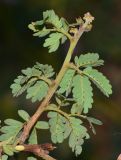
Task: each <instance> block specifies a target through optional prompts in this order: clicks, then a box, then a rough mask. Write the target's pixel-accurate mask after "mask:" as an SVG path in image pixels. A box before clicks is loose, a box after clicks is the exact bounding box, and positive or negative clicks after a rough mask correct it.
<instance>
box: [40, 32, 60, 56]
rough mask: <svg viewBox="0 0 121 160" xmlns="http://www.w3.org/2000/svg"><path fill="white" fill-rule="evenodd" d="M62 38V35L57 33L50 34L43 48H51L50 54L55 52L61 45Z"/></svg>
mask: <svg viewBox="0 0 121 160" xmlns="http://www.w3.org/2000/svg"><path fill="white" fill-rule="evenodd" d="M62 37H63V34H62V33H57V32H56V33H52V34H50V36H49V38H47V39H46V40H45V43H44V45H43V46H44V47H48V48H49V53H51V52H55V51H56V50H57V49H58V47H59V45H60V40H61V38H62Z"/></svg>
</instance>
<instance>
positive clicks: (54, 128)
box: [48, 112, 71, 143]
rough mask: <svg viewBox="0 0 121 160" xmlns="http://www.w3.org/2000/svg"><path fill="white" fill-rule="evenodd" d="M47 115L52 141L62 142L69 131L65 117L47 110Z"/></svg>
mask: <svg viewBox="0 0 121 160" xmlns="http://www.w3.org/2000/svg"><path fill="white" fill-rule="evenodd" d="M48 117H49V119H50V120H49V125H50V132H51V140H52V142H53V143H62V142H63V141H64V139H65V138H67V137H68V136H69V134H70V131H71V130H70V126H69V125H68V121H67V119H66V118H65V117H63V116H62V115H60V114H58V113H56V112H49V113H48Z"/></svg>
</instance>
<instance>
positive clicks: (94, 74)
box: [83, 68, 112, 97]
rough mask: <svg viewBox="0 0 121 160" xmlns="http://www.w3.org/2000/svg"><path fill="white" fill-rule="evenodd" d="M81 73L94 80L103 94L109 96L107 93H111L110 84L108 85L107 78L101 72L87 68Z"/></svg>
mask: <svg viewBox="0 0 121 160" xmlns="http://www.w3.org/2000/svg"><path fill="white" fill-rule="evenodd" d="M83 73H84V74H85V75H86V76H87V77H89V78H90V79H91V80H92V81H93V82H94V84H95V85H96V86H97V87H98V88H99V89H100V90H101V91H102V92H103V94H104V95H106V96H107V97H109V95H110V94H112V86H111V85H110V82H109V80H108V79H107V78H106V77H105V76H104V75H103V74H102V73H101V72H99V71H97V70H96V69H92V68H87V69H85V70H84V72H83Z"/></svg>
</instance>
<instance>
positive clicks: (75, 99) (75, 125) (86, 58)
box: [0, 10, 112, 160]
mask: <svg viewBox="0 0 121 160" xmlns="http://www.w3.org/2000/svg"><path fill="white" fill-rule="evenodd" d="M93 20H94V17H92V16H91V15H90V14H89V13H87V14H85V15H84V17H83V19H82V18H81V17H80V18H78V19H76V23H73V24H69V23H68V22H67V21H66V20H65V19H64V18H59V17H58V16H57V15H56V14H55V12H54V11H53V10H47V11H45V12H43V19H42V20H40V21H36V22H32V23H31V24H30V25H29V28H30V29H31V30H32V31H33V32H34V34H33V35H34V36H37V37H46V36H48V37H46V39H45V42H44V45H43V46H44V47H48V49H49V52H55V51H56V50H57V49H58V48H59V46H60V44H63V43H64V42H65V41H66V40H67V38H68V39H69V40H70V43H71V45H70V48H69V51H68V53H67V57H66V59H65V61H64V65H63V66H62V69H61V70H60V72H59V74H58V75H57V77H56V78H55V79H54V78H53V76H54V74H55V73H54V70H53V68H52V66H50V65H48V64H46V65H43V64H40V63H38V62H37V63H36V64H35V65H34V66H33V67H32V68H26V69H24V70H22V71H21V75H19V76H18V77H17V78H16V79H15V80H14V83H13V84H12V85H11V89H12V93H13V96H15V97H17V96H19V95H21V94H22V93H23V92H25V91H26V99H31V100H32V102H36V101H42V105H40V106H39V109H38V110H37V112H36V113H35V114H34V115H33V116H32V117H31V116H30V115H29V114H28V113H27V112H26V111H24V110H19V111H18V115H19V116H20V117H21V118H22V120H23V122H20V121H17V120H14V119H7V120H5V121H4V125H3V126H2V127H1V126H0V132H1V135H0V148H2V151H3V154H4V155H3V156H2V160H7V159H8V156H13V155H14V153H15V152H17V151H16V150H15V146H16V145H17V144H18V143H19V140H20V139H19V138H21V133H23V132H24V131H25V130H24V128H25V129H26V127H28V126H29V125H28V124H30V123H31V122H33V125H31V124H30V126H29V127H30V130H31V131H30V132H29V135H27V136H28V139H26V140H27V141H26V143H28V145H29V146H33V145H32V144H39V142H38V130H40V129H42V130H45V129H49V130H50V133H51V140H52V142H53V143H62V142H63V141H64V140H65V139H67V138H68V143H69V147H70V148H71V149H72V151H73V152H75V155H76V156H78V155H80V154H81V152H82V145H83V143H84V141H85V139H88V138H90V136H89V134H88V131H87V128H86V127H85V125H84V122H85V121H87V122H88V123H89V127H90V129H91V130H92V132H93V133H94V134H96V130H95V126H94V125H102V122H101V121H100V120H98V119H95V118H93V117H88V116H87V115H86V114H87V113H88V112H89V109H90V108H92V103H93V88H92V86H91V81H93V82H94V84H95V85H96V86H97V87H98V88H99V89H100V90H101V91H102V92H103V93H104V95H106V96H109V95H110V94H111V93H112V88H111V85H110V83H109V80H108V79H107V78H106V77H105V76H104V75H103V74H102V73H100V72H99V71H98V70H96V69H94V67H97V66H100V65H103V63H104V61H103V60H101V59H99V55H98V54H97V53H87V54H81V55H80V56H79V57H77V56H76V57H75V58H74V63H73V62H70V59H71V56H72V53H73V50H74V48H75V46H76V44H77V41H78V38H79V37H80V36H81V35H82V33H83V32H87V31H89V30H90V29H91V23H92V21H93ZM83 25H84V26H83ZM81 27H82V28H81ZM52 97H53V98H52ZM41 107H42V108H41ZM66 107H67V108H66ZM44 111H46V112H48V113H47V115H48V118H49V121H48V122H46V121H41V120H39V121H38V118H39V115H41V114H42V113H43V112H44ZM46 112H45V114H46ZM83 113H84V115H83ZM34 120H35V121H34ZM83 120H84V121H83ZM0 122H1V121H0ZM26 124H27V125H26ZM31 126H32V128H31ZM22 138H23V137H22ZM20 142H21V141H20ZM49 150H51V147H50V148H45V153H44V154H45V155H46V154H49ZM30 152H32V151H30ZM33 153H34V152H33ZM0 154H1V153H0ZM39 154H40V156H41V157H42V155H41V153H39ZM27 159H28V160H36V158H34V157H28V158H27ZM0 160H1V159H0Z"/></svg>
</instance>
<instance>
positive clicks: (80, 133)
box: [69, 117, 88, 156]
mask: <svg viewBox="0 0 121 160" xmlns="http://www.w3.org/2000/svg"><path fill="white" fill-rule="evenodd" d="M70 123H71V128H72V131H71V134H70V136H69V147H70V148H72V151H73V152H75V154H76V156H78V155H79V154H81V152H82V144H83V143H84V138H87V135H88V133H87V129H86V128H85V127H84V126H82V121H81V120H80V119H77V118H75V117H71V118H70Z"/></svg>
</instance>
